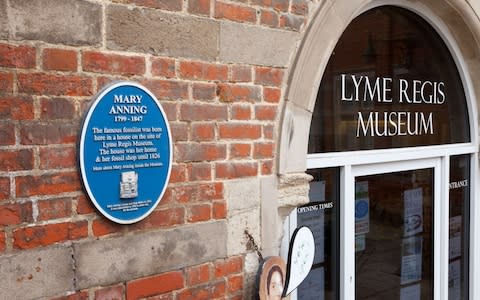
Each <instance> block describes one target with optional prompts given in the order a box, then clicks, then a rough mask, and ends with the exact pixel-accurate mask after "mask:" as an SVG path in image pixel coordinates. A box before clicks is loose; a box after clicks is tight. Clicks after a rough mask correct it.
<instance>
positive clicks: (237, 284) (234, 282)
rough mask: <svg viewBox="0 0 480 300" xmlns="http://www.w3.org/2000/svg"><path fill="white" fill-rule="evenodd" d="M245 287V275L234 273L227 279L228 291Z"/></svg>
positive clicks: (231, 291)
mask: <svg viewBox="0 0 480 300" xmlns="http://www.w3.org/2000/svg"><path fill="white" fill-rule="evenodd" d="M242 289H243V276H242V275H233V276H230V277H228V279H227V291H228V292H229V293H235V292H238V291H241V290H242Z"/></svg>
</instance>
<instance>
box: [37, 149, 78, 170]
mask: <svg viewBox="0 0 480 300" xmlns="http://www.w3.org/2000/svg"><path fill="white" fill-rule="evenodd" d="M52 157H54V158H55V159H52ZM76 165H77V157H76V148H75V147H69V146H67V147H53V146H45V147H40V169H42V170H47V169H64V168H73V167H75V166H76Z"/></svg>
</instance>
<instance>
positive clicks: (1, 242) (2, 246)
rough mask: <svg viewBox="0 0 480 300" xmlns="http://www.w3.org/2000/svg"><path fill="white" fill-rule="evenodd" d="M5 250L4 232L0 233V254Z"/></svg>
mask: <svg viewBox="0 0 480 300" xmlns="http://www.w3.org/2000/svg"><path fill="white" fill-rule="evenodd" d="M5 248H6V237H5V231H0V253H2V252H3V251H5Z"/></svg>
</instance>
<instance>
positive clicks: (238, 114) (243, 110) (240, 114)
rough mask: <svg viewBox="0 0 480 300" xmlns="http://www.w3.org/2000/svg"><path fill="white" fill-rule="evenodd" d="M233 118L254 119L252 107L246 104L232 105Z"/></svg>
mask: <svg viewBox="0 0 480 300" xmlns="http://www.w3.org/2000/svg"><path fill="white" fill-rule="evenodd" d="M231 119H232V120H250V119H252V109H251V108H250V106H246V105H233V106H232V116H231Z"/></svg>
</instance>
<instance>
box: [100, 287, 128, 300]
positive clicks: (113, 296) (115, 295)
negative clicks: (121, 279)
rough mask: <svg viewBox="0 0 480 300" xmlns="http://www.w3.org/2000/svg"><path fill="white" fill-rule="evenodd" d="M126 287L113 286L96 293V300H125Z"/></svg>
mask: <svg viewBox="0 0 480 300" xmlns="http://www.w3.org/2000/svg"><path fill="white" fill-rule="evenodd" d="M124 293H125V287H124V286H123V285H117V286H111V287H106V288H102V289H99V290H96V291H95V299H96V300H123V295H124Z"/></svg>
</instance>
